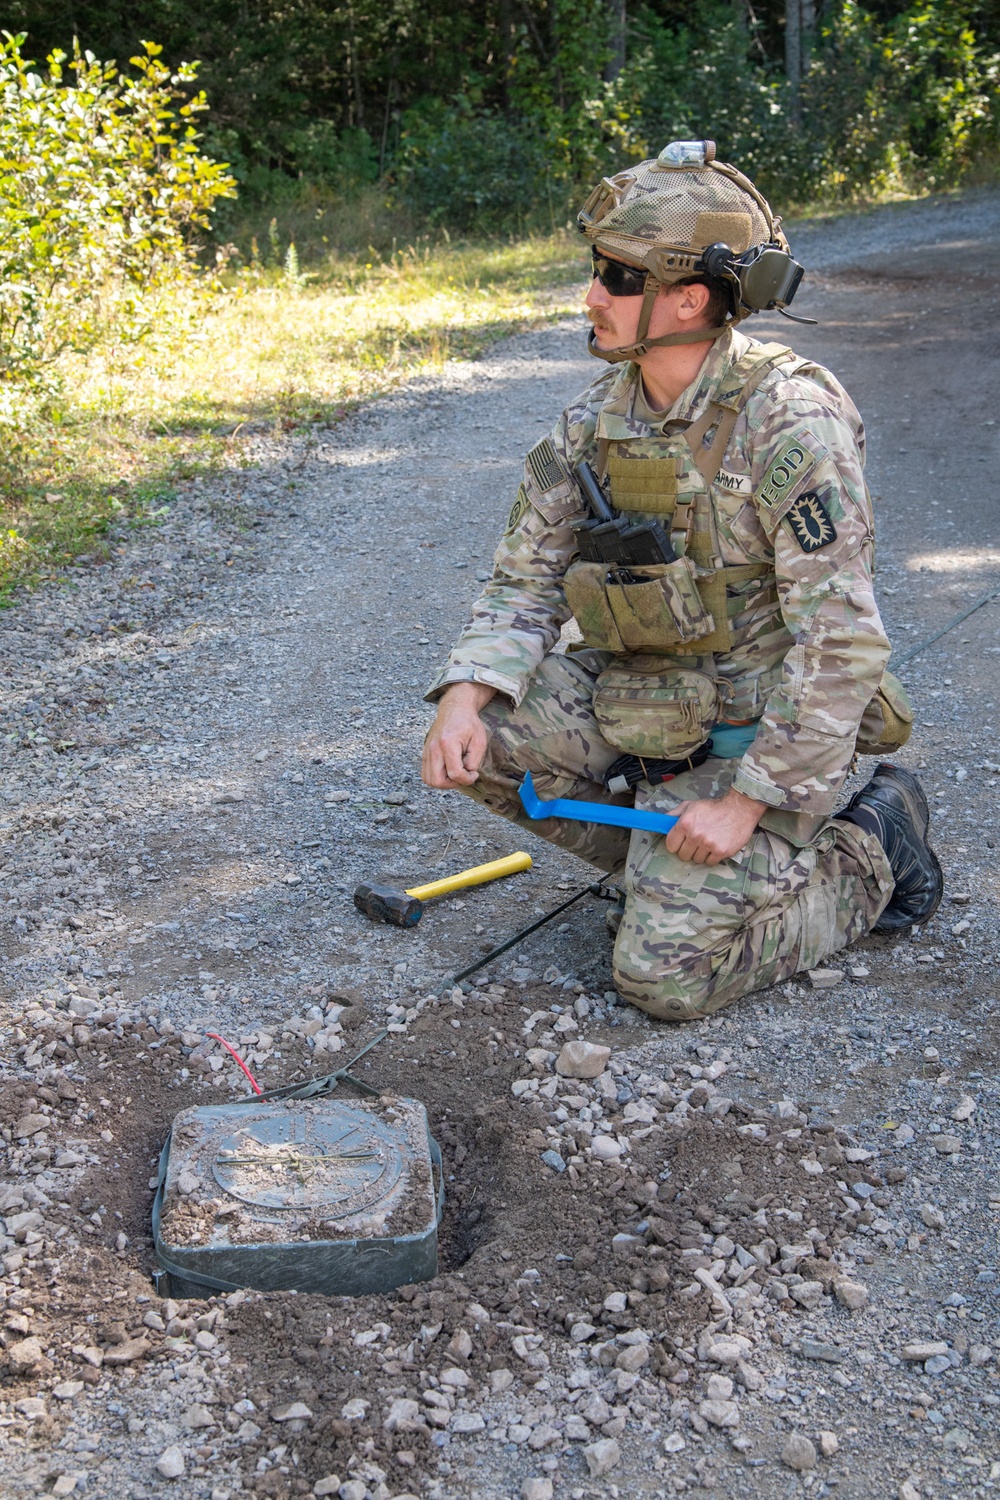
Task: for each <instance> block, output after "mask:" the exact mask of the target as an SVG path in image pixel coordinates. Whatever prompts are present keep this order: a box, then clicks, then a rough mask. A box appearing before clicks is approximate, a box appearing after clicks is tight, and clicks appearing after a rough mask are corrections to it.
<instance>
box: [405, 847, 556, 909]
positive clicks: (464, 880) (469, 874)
mask: <svg viewBox="0 0 1000 1500" xmlns="http://www.w3.org/2000/svg"><path fill="white" fill-rule="evenodd" d="M530 869H531V855H530V854H523V853H518V854H507V855H505V856H504V858H503V859H492V860H490V862H489V864H488V865H476V867H475V869H472V870H462V871H460V872H459V874H458V875H448V876H446V877H445V879H444V880H432V881H431V883H430V885H415V886H413V887H412V889H410V890H408V891H407V893H406V894H407V895H408V896H416V898H417V900H418V901H430V900H431V898H432V897H434V896H447V895H448V893H449V892H450V891H464V890H465V888H466V886H467V885H485V883H486V881H487V880H499V879H500V876H501V875H516V874H517V873H518V871H519V870H530Z"/></svg>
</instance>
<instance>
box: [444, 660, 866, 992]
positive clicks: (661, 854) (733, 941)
mask: <svg viewBox="0 0 1000 1500" xmlns="http://www.w3.org/2000/svg"><path fill="white" fill-rule="evenodd" d="M605 661H606V658H603V657H601V655H600V654H599V653H596V652H588V651H583V652H579V653H574V654H573V655H570V656H563V655H559V654H556V655H551V656H548V657H546V658H545V660H544V661H543V662H542V664H541V666H540V667H539V669H538V671H537V672H536V673H535V675H534V677H533V678H532V681H531V685H530V687H529V689H528V692H527V694H526V695H525V697H524V699H523V700H522V702H521V704H520V707H518V708H516V709H515V708H512V707H511V705H510V703H509V702H508V700H506V699H502V698H499V697H498V698H495V699H493V701H492V702H491V703H489V704H488V705H487V706H486V708H485V709H484V710H483V711H482V718H483V721H484V723H485V725H486V727H487V729H488V731H489V745H488V748H487V752H486V756H485V758H484V760H483V764H482V767H481V770H480V773H479V780H478V781H477V782H476V783H475V784H474V785H473V786H471V787H468V788H466V789H465V790H467V791H468V793H469V795H470V796H472V797H474V798H475V799H476V800H477V801H478V802H481V803H482V804H483V805H484V806H485V807H488V808H489V809H490V811H491V812H496V813H499V814H500V815H501V816H502V817H505V818H509V819H510V820H511V821H512V822H514V823H518V824H519V825H520V826H521V827H522V828H526V829H530V830H531V832H533V833H536V834H539V835H540V836H541V837H542V838H544V839H548V840H549V841H550V842H551V843H553V844H558V845H559V846H560V848H563V849H568V850H570V851H571V852H572V853H573V854H578V855H579V856H580V858H581V859H584V860H587V861H589V863H590V864H592V865H596V866H597V868H598V869H599V870H601V871H604V872H606V873H608V874H612V875H617V876H620V877H621V880H620V884H622V885H623V887H624V892H625V915H624V918H623V920H622V924H621V927H620V929H619V932H618V936H617V939H616V941H615V951H614V979H615V985H616V987H617V989H618V991H619V993H620V994H621V995H622V996H623V997H624V998H625V999H627V1000H630V1001H631V1002H632V1004H633V1005H637V1006H639V1008H640V1009H642V1010H645V1011H648V1012H649V1014H650V1015H653V1016H656V1017H658V1018H659V1019H661V1020H672V1021H685V1020H694V1019H697V1018H698V1017H699V1016H706V1015H711V1014H712V1012H713V1011H717V1010H721V1009H722V1007H723V1006H726V1005H729V1004H731V1003H732V1001H734V1000H737V999H738V998H739V997H740V996H741V995H744V994H746V993H747V992H748V991H750V990H755V989H760V988H762V987H763V986H765V985H769V984H775V983H777V982H778V981H780V980H783V979H788V978H790V977H791V976H792V975H793V974H797V973H798V972H799V971H800V970H803V969H811V968H814V967H816V965H818V964H820V963H822V962H823V960H824V959H827V958H829V957H830V955H831V954H833V953H836V952H838V951H839V950H840V949H841V948H845V947H847V945H848V944H849V943H853V942H855V941H856V940H857V939H858V938H861V937H864V935H865V934H866V933H867V932H869V931H870V930H871V928H872V927H873V926H874V924H875V922H876V921H877V920H878V918H879V916H880V915H881V912H882V910H883V908H884V907H885V906H886V905H887V903H888V901H889V897H890V896H891V894H892V888H893V882H892V874H891V871H890V868H889V863H888V860H887V859H886V857H885V854H884V852H883V850H882V847H881V845H880V844H879V842H878V840H877V839H875V838H873V837H872V836H871V835H869V834H866V833H864V832H862V830H861V829H860V828H857V827H856V826H855V825H854V824H852V823H844V822H840V821H837V820H834V819H828V818H816V817H807V816H800V815H795V814H791V813H786V812H781V811H780V810H778V811H772V810H769V811H768V812H767V813H765V815H764V817H763V819H762V821H761V823H760V824H759V825H758V827H757V829H756V831H755V833H754V835H753V837H752V838H751V839H750V841H749V843H748V844H747V845H746V846H745V847H744V848H743V849H741V850H740V852H739V853H738V854H736V855H734V856H733V858H732V859H728V860H725V861H724V862H723V863H722V864H719V865H715V866H707V865H698V864H691V863H689V862H687V861H685V860H682V859H678V858H677V856H676V855H674V854H670V853H668V851H667V849H666V847H665V844H664V839H663V836H662V834H654V833H647V832H645V831H644V830H642V829H634V830H631V831H630V830H628V829H619V828H608V827H604V826H603V825H601V824H596V823H575V822H570V821H567V820H564V819H559V818H550V819H546V820H544V821H539V822H533V821H532V820H531V819H529V818H528V817H527V816H526V814H525V813H524V810H523V808H522V806H521V802H520V799H519V797H518V787H519V785H520V783H521V780H522V778H523V776H524V773H525V771H530V772H531V775H532V779H533V781H534V783H535V787H536V789H537V791H538V794H539V796H540V797H542V798H544V799H548V798H550V797H577V798H582V799H584V800H586V801H590V802H610V803H617V804H619V805H628V804H629V803H630V802H631V800H632V798H631V796H626V797H613V796H611V795H610V794H609V793H608V792H607V791H606V790H605V788H604V785H603V776H604V773H605V771H606V770H607V768H608V766H609V765H610V764H611V762H612V761H613V760H615V759H616V758H617V757H618V756H619V755H620V754H621V751H620V750H618V749H616V748H615V746H613V745H610V744H609V743H608V742H607V740H605V739H604V738H603V737H602V735H601V732H600V729H599V727H598V724H597V721H596V719H595V718H594V713H593V709H592V707H591V699H592V695H593V688H594V679H595V677H596V674H597V672H598V671H599V670H600V669H601V667H602V666H603V665H604V663H605ZM738 764H739V762H738V761H737V760H722V759H715V758H713V759H710V760H708V761H706V762H705V764H704V765H702V766H699V767H698V768H697V769H696V770H693V771H686V772H684V773H683V774H682V775H680V776H677V777H676V778H675V779H674V780H673V781H671V782H668V783H666V784H665V785H662V786H659V787H653V788H651V787H649V786H647V785H646V783H645V782H641V783H640V784H639V788H638V790H637V793H636V797H635V803H636V806H642V807H649V808H656V809H658V810H662V811H664V812H669V811H672V810H673V809H674V808H676V806H677V804H678V803H679V802H685V801H691V800H693V799H695V798H700V797H717V796H720V795H721V794H722V793H723V792H725V791H726V789H727V788H728V786H729V784H730V782H731V780H732V778H733V775H734V774H735V770H736V766H737V765H738Z"/></svg>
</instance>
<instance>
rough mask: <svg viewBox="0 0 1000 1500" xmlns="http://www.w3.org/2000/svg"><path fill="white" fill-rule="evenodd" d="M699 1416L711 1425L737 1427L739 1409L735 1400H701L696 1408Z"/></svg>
mask: <svg viewBox="0 0 1000 1500" xmlns="http://www.w3.org/2000/svg"><path fill="white" fill-rule="evenodd" d="M698 1413H699V1415H700V1416H702V1417H704V1419H705V1421H706V1422H710V1423H711V1424H712V1426H713V1427H738V1426H739V1425H740V1409H739V1407H738V1406H737V1404H736V1402H735V1401H703V1402H702V1403H701V1405H700V1406H699V1408H698Z"/></svg>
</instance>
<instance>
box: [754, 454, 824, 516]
mask: <svg viewBox="0 0 1000 1500" xmlns="http://www.w3.org/2000/svg"><path fill="white" fill-rule="evenodd" d="M819 460H820V454H818V453H814V452H813V451H812V449H811V448H808V447H807V446H806V444H805V443H803V442H802V441H801V439H798V438H796V439H795V440H794V441H792V442H788V443H785V445H784V447H783V448H782V449H781V450H780V451H779V453H778V455H777V457H776V458H774V459H772V460H771V463H770V465H769V467H768V470H767V473H766V474H765V475H764V478H763V480H762V481H761V486H760V489H759V490H758V491H757V500H758V502H759V504H761V505H763V506H764V507H765V508H766V509H767V510H771V511H773V510H775V509H777V507H778V506H779V505H780V504H781V502H782V500H784V499H785V498H786V497H787V496H788V495H789V494H791V492H792V488H793V486H794V485H797V484H799V483H801V481H802V480H803V479H805V477H806V475H807V474H809V473H810V472H811V470H812V469H814V468H815V467H816V465H817V464H818V463H819Z"/></svg>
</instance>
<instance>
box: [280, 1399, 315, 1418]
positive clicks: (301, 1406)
mask: <svg viewBox="0 0 1000 1500" xmlns="http://www.w3.org/2000/svg"><path fill="white" fill-rule="evenodd" d="M311 1418H312V1412H311V1411H310V1410H309V1407H308V1406H307V1405H306V1403H305V1402H304V1401H289V1402H287V1403H286V1404H285V1405H283V1406H275V1407H273V1408H272V1410H271V1421H272V1422H308V1421H309V1420H310V1419H311Z"/></svg>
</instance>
